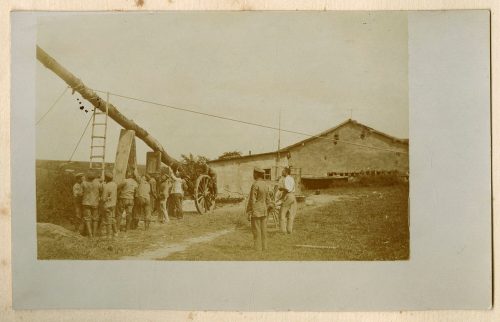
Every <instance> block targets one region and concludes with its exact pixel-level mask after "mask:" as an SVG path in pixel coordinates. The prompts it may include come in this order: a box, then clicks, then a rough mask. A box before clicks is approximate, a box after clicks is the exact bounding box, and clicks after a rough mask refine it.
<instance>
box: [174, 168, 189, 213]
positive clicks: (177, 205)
mask: <svg viewBox="0 0 500 322" xmlns="http://www.w3.org/2000/svg"><path fill="white" fill-rule="evenodd" d="M171 177H172V180H173V186H172V189H171V193H170V198H171V202H172V203H173V205H172V208H173V215H174V217H175V218H177V219H182V218H183V217H184V214H183V212H182V199H183V197H184V188H183V186H184V185H185V184H186V181H184V179H182V178H181V173H180V171H179V169H177V171H176V172H175V175H174V174H171Z"/></svg>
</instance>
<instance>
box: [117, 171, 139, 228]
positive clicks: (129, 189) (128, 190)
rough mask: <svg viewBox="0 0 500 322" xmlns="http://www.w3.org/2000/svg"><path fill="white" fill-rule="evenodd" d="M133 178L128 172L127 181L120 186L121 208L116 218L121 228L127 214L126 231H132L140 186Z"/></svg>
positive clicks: (119, 203)
mask: <svg viewBox="0 0 500 322" xmlns="http://www.w3.org/2000/svg"><path fill="white" fill-rule="evenodd" d="M132 176H133V175H132V173H130V172H127V175H126V178H125V180H123V182H122V183H120V184H119V185H118V191H119V193H118V196H119V202H118V205H119V207H118V214H117V216H116V219H117V226H118V228H120V227H121V218H122V213H123V212H124V211H125V212H126V219H125V221H126V224H125V231H127V230H129V229H130V225H131V223H132V212H133V209H134V198H135V193H136V190H137V186H138V185H137V182H136V181H135V180H134V178H133V177H132Z"/></svg>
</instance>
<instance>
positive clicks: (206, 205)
mask: <svg viewBox="0 0 500 322" xmlns="http://www.w3.org/2000/svg"><path fill="white" fill-rule="evenodd" d="M212 185H213V183H212V179H211V178H210V177H209V176H207V175H205V174H203V175H201V176H199V177H198V179H196V184H195V186H194V204H195V206H196V210H198V212H199V213H200V214H202V215H203V214H206V213H207V212H210V211H212V210H213V209H214V207H215V194H214V191H213V187H212Z"/></svg>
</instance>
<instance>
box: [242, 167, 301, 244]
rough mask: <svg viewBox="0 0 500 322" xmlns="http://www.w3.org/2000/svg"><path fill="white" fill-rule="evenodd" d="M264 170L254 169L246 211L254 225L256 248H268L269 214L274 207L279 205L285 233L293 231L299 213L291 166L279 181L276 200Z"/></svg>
mask: <svg viewBox="0 0 500 322" xmlns="http://www.w3.org/2000/svg"><path fill="white" fill-rule="evenodd" d="M264 174H265V172H264V170H262V169H260V168H258V167H255V168H254V171H253V177H254V180H255V181H254V183H253V184H252V187H251V188H250V194H249V197H248V203H247V208H246V213H247V215H248V220H250V222H251V225H252V234H253V240H254V248H255V250H258V251H262V250H266V249H267V216H268V214H269V212H270V211H271V210H272V208H273V207H279V211H280V216H279V217H280V230H281V232H283V233H285V234H291V233H292V231H293V222H294V220H295V215H296V213H297V200H296V198H295V180H294V179H293V177H292V176H291V171H290V168H284V169H283V171H282V173H281V177H280V179H279V181H278V192H277V194H276V196H275V200H272V198H271V197H272V196H274V193H273V192H272V191H271V190H270V189H269V186H268V184H267V183H266V182H265V181H264Z"/></svg>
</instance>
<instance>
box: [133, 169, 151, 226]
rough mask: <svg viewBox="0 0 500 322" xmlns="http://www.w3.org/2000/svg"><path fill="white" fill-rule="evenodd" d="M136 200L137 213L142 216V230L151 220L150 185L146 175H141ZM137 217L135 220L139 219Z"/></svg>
mask: <svg viewBox="0 0 500 322" xmlns="http://www.w3.org/2000/svg"><path fill="white" fill-rule="evenodd" d="M136 200H137V206H138V209H137V210H138V215H139V216H142V217H143V218H144V230H148V229H149V222H150V221H151V185H150V184H149V180H148V178H147V177H146V176H142V177H141V178H140V180H139V186H138V188H137V198H136ZM139 218H140V217H138V218H136V220H137V221H139Z"/></svg>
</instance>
